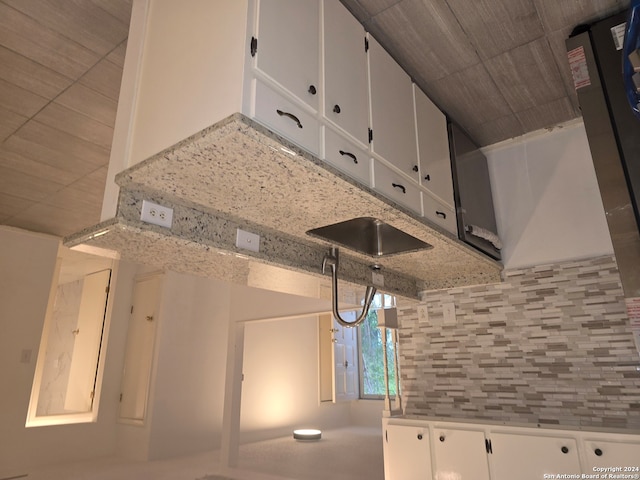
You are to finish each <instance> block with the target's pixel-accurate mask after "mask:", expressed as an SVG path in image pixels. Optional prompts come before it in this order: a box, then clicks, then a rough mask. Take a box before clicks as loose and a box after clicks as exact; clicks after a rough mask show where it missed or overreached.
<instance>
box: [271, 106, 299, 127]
mask: <svg viewBox="0 0 640 480" xmlns="http://www.w3.org/2000/svg"><path fill="white" fill-rule="evenodd" d="M276 113H277V114H278V115H280V116H281V117H288V118H290V119H291V120H293V121H294V122H296V124H297V125H298V128H302V124H301V123H300V120H298V117H296V116H295V115H294V114H293V113H289V112H283V111H282V110H276Z"/></svg>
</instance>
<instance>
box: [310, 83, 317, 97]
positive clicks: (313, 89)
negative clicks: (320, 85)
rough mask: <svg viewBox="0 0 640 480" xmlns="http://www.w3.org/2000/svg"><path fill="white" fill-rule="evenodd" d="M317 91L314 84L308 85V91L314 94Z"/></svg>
mask: <svg viewBox="0 0 640 480" xmlns="http://www.w3.org/2000/svg"><path fill="white" fill-rule="evenodd" d="M316 92H317V90H316V87H315V85H309V93H310V94H311V95H315V94H316Z"/></svg>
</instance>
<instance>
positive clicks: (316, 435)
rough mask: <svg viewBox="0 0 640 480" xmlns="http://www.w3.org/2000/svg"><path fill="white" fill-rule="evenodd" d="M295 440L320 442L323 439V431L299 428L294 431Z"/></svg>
mask: <svg viewBox="0 0 640 480" xmlns="http://www.w3.org/2000/svg"><path fill="white" fill-rule="evenodd" d="M293 438H295V439H296V440H320V439H321V438H322V430H316V429H315V428H299V429H297V430H294V431H293Z"/></svg>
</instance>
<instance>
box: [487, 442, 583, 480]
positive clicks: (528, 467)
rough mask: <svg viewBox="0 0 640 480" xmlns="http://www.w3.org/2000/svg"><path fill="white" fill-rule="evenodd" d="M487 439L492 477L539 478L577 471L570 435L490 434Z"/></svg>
mask: <svg viewBox="0 0 640 480" xmlns="http://www.w3.org/2000/svg"><path fill="white" fill-rule="evenodd" d="M490 441H491V453H490V455H489V461H490V465H491V479H492V480H513V479H514V478H517V479H518V480H540V479H543V478H558V477H557V475H558V474H565V475H575V474H579V473H580V457H579V455H578V445H577V442H576V440H575V439H573V438H564V437H552V436H539V435H527V434H513V433H492V434H491V436H490ZM545 474H546V475H555V477H545ZM560 478H562V477H560Z"/></svg>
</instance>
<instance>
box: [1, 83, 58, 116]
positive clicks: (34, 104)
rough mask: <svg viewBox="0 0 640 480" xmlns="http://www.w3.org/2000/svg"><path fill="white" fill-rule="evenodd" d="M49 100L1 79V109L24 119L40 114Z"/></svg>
mask: <svg viewBox="0 0 640 480" xmlns="http://www.w3.org/2000/svg"><path fill="white" fill-rule="evenodd" d="M47 103H49V100H48V99H46V98H44V97H41V96H40V95H36V94H35V93H31V92H30V91H29V90H25V89H24V88H20V87H18V86H17V85H14V84H13V83H9V82H6V81H4V80H1V79H0V107H2V108H4V109H5V110H9V111H10V112H13V113H17V114H19V115H22V116H24V117H31V116H33V115H35V114H36V113H38V111H40V110H41V109H42V108H43V107H44V106H45V105H46V104H47Z"/></svg>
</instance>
